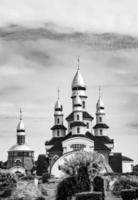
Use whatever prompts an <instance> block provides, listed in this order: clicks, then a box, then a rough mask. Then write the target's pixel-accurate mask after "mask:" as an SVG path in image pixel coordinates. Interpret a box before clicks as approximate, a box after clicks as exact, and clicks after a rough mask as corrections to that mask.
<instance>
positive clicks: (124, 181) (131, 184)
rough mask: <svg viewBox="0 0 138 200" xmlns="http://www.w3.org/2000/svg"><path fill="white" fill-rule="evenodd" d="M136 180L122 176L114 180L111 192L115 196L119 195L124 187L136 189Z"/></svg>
mask: <svg viewBox="0 0 138 200" xmlns="http://www.w3.org/2000/svg"><path fill="white" fill-rule="evenodd" d="M137 187H138V182H136V181H133V180H131V179H130V178H129V177H126V176H122V177H120V178H119V179H118V180H116V181H115V183H114V186H113V191H112V193H113V194H114V195H116V196H120V195H121V191H122V190H124V189H131V188H132V189H135V190H137Z"/></svg>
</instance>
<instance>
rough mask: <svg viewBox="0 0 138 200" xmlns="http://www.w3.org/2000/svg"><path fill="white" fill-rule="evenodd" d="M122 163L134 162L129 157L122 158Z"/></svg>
mask: <svg viewBox="0 0 138 200" xmlns="http://www.w3.org/2000/svg"><path fill="white" fill-rule="evenodd" d="M122 161H128V162H132V161H133V160H132V159H131V158H129V157H127V156H122Z"/></svg>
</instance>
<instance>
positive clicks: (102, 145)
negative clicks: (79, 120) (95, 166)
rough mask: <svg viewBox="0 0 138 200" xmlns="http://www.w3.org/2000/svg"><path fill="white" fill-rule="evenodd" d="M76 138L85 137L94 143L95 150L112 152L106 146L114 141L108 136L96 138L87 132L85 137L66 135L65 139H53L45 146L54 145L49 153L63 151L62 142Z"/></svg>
mask: <svg viewBox="0 0 138 200" xmlns="http://www.w3.org/2000/svg"><path fill="white" fill-rule="evenodd" d="M74 137H76V138H77V137H84V138H88V139H90V140H93V141H94V150H96V151H97V150H102V151H111V149H110V148H108V147H107V146H106V144H110V143H111V144H112V143H113V142H114V141H113V140H112V139H110V138H109V137H108V136H94V135H92V134H91V133H90V132H86V134H85V135H82V134H77V135H72V134H71V132H70V133H69V134H68V135H66V136H65V137H56V138H52V139H51V140H50V141H47V142H46V143H45V145H52V147H51V148H50V149H49V150H48V151H49V152H52V151H62V150H63V148H62V142H63V141H65V140H67V139H70V138H74Z"/></svg>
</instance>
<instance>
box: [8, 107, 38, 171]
mask: <svg viewBox="0 0 138 200" xmlns="http://www.w3.org/2000/svg"><path fill="white" fill-rule="evenodd" d="M16 131H17V143H16V144H15V145H13V146H12V147H11V148H10V149H9V150H8V160H7V168H8V169H9V170H10V171H11V172H12V173H17V172H20V173H24V174H25V173H26V172H27V173H30V172H31V169H32V167H33V166H34V151H33V150H32V149H31V148H30V147H29V146H28V145H27V144H26V141H25V140H26V133H25V126H24V123H23V120H22V111H21V110H20V121H19V123H18V125H17V130H16Z"/></svg>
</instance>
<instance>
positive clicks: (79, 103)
mask: <svg viewBox="0 0 138 200" xmlns="http://www.w3.org/2000/svg"><path fill="white" fill-rule="evenodd" d="M74 106H82V101H81V98H80V97H79V95H78V94H77V96H76V97H75V99H74Z"/></svg>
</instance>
